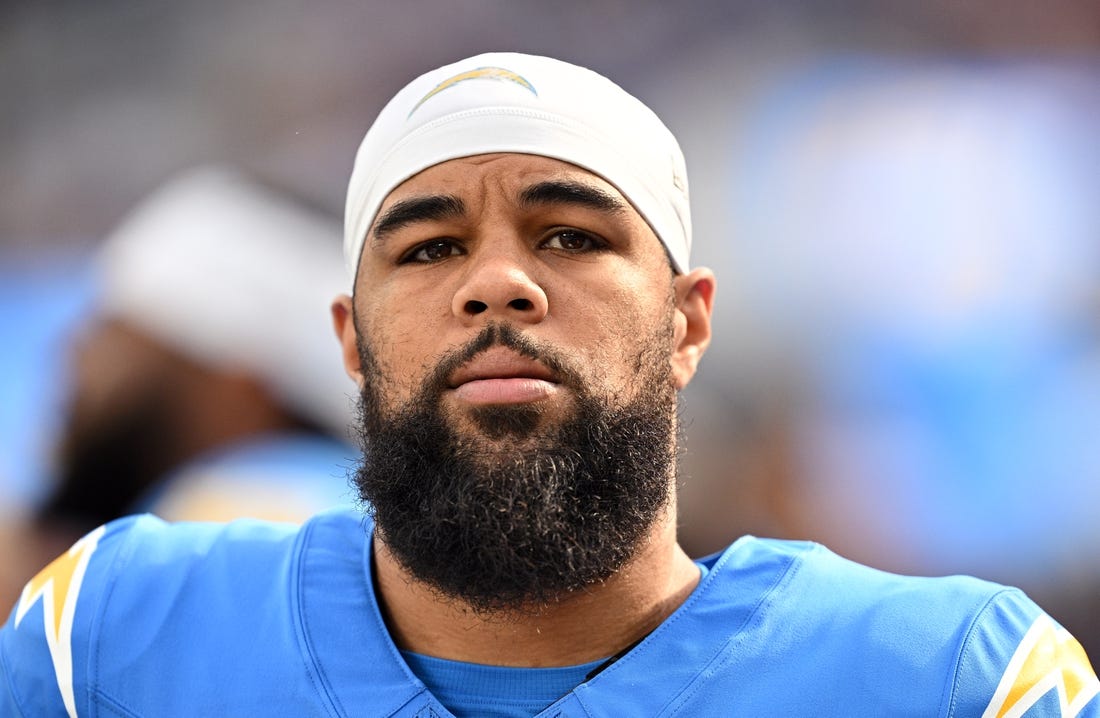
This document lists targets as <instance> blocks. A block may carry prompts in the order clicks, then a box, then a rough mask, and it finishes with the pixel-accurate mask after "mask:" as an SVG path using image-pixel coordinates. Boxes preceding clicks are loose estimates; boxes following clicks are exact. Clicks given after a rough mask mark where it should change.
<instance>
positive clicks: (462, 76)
mask: <svg viewBox="0 0 1100 718" xmlns="http://www.w3.org/2000/svg"><path fill="white" fill-rule="evenodd" d="M477 79H484V80H498V81H503V82H512V83H515V84H517V85H519V86H520V87H522V88H524V89H525V90H529V91H530V92H531V94H532V95H534V96H535V97H538V94H539V93H538V91H537V90H535V86H534V85H532V84H531V83H530V82H528V81H527V79H526V78H525V77H523V76H522V75H517V74H516V73H514V72H512V71H511V70H506V69H504V68H503V67H479V68H477V69H474V70H467V71H466V72H460V73H459V74H457V75H454V76H452V77H448V78H447V79H446V80H444V81H443V82H441V83H439V84H438V85H436V86H435V87H433V88H432V89H431V91H430V92H428V94H426V95H424V96H423V97H421V98H420V100H419V101H418V102H417V103H416V104H415V105H413V108H412V109H411V110H409V114H408V116H409V117H412V114H413V113H414V112H416V111H417V110H418V109H419V108H420V106H421V105H423V104H424V103H425V102H427V101H428V100H430V99H431V98H433V97H435V96H436V95H438V94H439V93H440V92H443V91H444V90H446V89H447V88H449V87H454V86H455V85H457V84H458V83H460V82H465V81H466V80H477Z"/></svg>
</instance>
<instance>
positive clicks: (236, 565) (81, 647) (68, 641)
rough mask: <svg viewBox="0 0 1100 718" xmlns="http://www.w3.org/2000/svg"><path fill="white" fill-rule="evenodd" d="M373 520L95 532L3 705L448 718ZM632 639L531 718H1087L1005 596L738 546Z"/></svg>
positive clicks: (18, 625) (69, 563)
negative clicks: (430, 685)
mask: <svg viewBox="0 0 1100 718" xmlns="http://www.w3.org/2000/svg"><path fill="white" fill-rule="evenodd" d="M372 530H373V527H372V525H371V523H370V521H369V520H368V519H365V518H363V517H362V516H361V515H359V514H356V513H355V512H353V511H344V510H341V511H334V512H330V513H325V514H321V515H320V516H318V517H316V518H314V519H311V520H310V521H308V522H307V523H306V524H305V525H303V526H302V527H300V528H299V527H296V526H293V525H288V524H274V523H266V522H260V521H250V520H245V521H238V522H234V523H231V524H228V525H219V524H188V523H183V524H166V523H164V522H162V521H160V520H159V519H156V518H153V517H150V516H142V517H132V518H127V519H122V520H120V521H117V522H114V523H111V524H108V525H107V526H106V527H103V528H100V529H97V530H96V531H94V532H92V533H91V534H89V535H88V536H86V537H85V538H84V539H82V540H81V541H80V542H78V543H77V544H76V545H75V546H74V547H73V549H72V550H70V551H69V552H68V553H67V554H65V555H64V556H62V557H61V558H59V559H58V560H57V561H55V562H54V563H52V564H51V565H50V566H49V567H47V568H46V569H44V570H43V572H42V573H40V574H39V575H38V576H36V577H35V578H34V579H33V580H32V581H31V582H30V583H29V584H28V586H27V588H26V590H25V591H24V593H23V596H22V598H21V600H20V601H19V603H18V605H17V606H16V608H15V610H14V612H13V613H12V616H11V617H10V619H9V621H8V623H7V625H6V626H5V627H4V629H3V631H2V632H0V661H2V663H0V669H2V674H3V675H2V680H0V715H2V716H65V715H69V716H80V717H81V718H84V717H88V718H93V717H94V718H108V717H109V718H122V717H131V716H295V717H296V718H300V717H304V716H327V717H329V718H335V717H337V716H393V717H395V718H398V717H400V718H412V717H414V716H415V717H417V718H448V717H449V716H451V713H450V712H449V711H448V710H447V709H446V708H445V707H444V706H443V705H442V704H441V703H440V702H439V700H438V699H437V698H436V697H435V696H434V695H433V694H432V693H431V692H430V691H429V690H428V689H427V688H426V687H425V685H424V683H422V682H421V681H420V680H419V679H418V678H417V677H416V676H415V675H414V674H413V672H412V671H411V670H410V669H409V667H408V666H407V665H406V663H405V661H404V660H403V658H402V656H401V653H400V652H399V651H398V649H397V648H396V646H395V645H394V644H393V641H392V640H391V639H390V636H389V634H388V633H387V631H386V626H385V623H384V622H383V619H382V614H381V612H380V610H379V607H378V604H377V602H376V600H375V594H374V591H373V589H372V587H371V579H370V576H371V568H370V562H371V551H370V550H369V549H370V536H371V534H372ZM707 568H708V569H709V570H708V572H707V573H706V575H705V576H704V578H703V580H702V581H701V582H700V584H699V586H698V588H696V590H695V591H694V593H692V594H691V596H690V597H689V598H688V599H687V601H685V602H684V604H683V605H682V606H681V607H680V608H679V609H678V610H677V611H676V612H675V613H673V614H672V615H671V616H669V617H668V618H667V619H666V620H665V621H664V623H663V624H662V625H661V626H659V627H658V628H657V629H656V630H655V631H653V632H652V633H651V634H650V635H649V636H648V637H647V638H646V639H645V640H644V641H642V642H641V643H640V644H638V645H637V646H636V647H634V648H633V649H632V650H630V651H629V652H628V653H627V654H626V655H625V656H623V657H622V658H621V659H619V660H618V661H616V662H615V663H613V664H612V665H610V666H609V667H607V668H606V669H605V670H603V671H600V672H599V673H597V674H596V675H595V676H594V677H592V678H590V679H589V680H587V681H585V682H582V683H580V684H579V685H577V686H576V687H574V688H573V689H572V690H570V691H568V692H566V693H565V694H564V695H562V696H561V697H560V698H559V699H557V700H556V701H555V702H554V703H553V704H552V705H549V706H547V707H546V708H545V709H544V710H543V711H542V712H541V713H539V716H543V717H545V718H582V717H584V716H587V717H590V718H605V717H606V718H612V717H614V718H624V717H627V718H628V717H630V716H647V717H652V716H692V717H693V718H695V717H698V716H753V717H759V716H844V717H845V718H858V717H860V716H875V717H876V718H878V717H881V716H920V717H921V718H927V717H928V716H973V717H974V718H979V717H981V718H986V717H993V716H997V717H999V718H1004V717H1006V716H1025V717H1026V718H1038V717H1039V716H1063V717H1066V716H1100V699H1098V698H1097V697H1096V696H1097V693H1098V691H1100V683H1098V681H1097V679H1096V676H1095V674H1094V673H1093V671H1092V669H1091V668H1090V666H1089V662H1088V659H1087V658H1086V657H1085V655H1084V651H1083V650H1082V649H1081V647H1080V644H1078V643H1077V641H1075V640H1074V639H1073V638H1072V637H1070V636H1069V635H1068V634H1067V633H1066V632H1065V631H1064V630H1063V629H1062V628H1061V627H1060V626H1059V625H1058V624H1057V623H1055V622H1054V621H1053V620H1052V619H1051V618H1049V617H1048V616H1047V615H1046V614H1045V613H1043V612H1042V611H1041V610H1040V609H1039V608H1038V607H1037V606H1035V604H1033V603H1032V602H1031V601H1030V600H1029V599H1027V598H1026V597H1025V596H1024V595H1022V594H1021V593H1020V592H1018V591H1016V590H1014V589H1010V588H1005V587H1002V586H998V585H995V584H991V583H987V582H983V581H979V580H976V579H972V578H940V579H926V578H907V577H901V576H896V575H892V574H887V573H883V572H879V571H876V570H873V569H869V568H867V567H864V566H861V565H858V564H855V563H852V562H850V561H847V560H845V559H842V558H840V557H838V556H836V555H835V554H833V553H830V552H829V551H828V550H826V549H825V548H823V547H821V546H819V545H816V544H811V543H800V542H785V541H772V540H761V539H756V538H743V539H741V540H739V541H737V542H736V543H734V544H733V545H732V546H730V547H729V549H727V550H726V551H725V552H723V553H722V554H721V555H718V556H715V557H713V558H712V559H709V560H708V561H707Z"/></svg>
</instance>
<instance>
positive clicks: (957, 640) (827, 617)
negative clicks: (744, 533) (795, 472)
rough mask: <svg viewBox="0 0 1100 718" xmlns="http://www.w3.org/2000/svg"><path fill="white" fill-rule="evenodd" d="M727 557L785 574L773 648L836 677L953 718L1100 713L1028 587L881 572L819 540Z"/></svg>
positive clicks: (775, 594)
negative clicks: (791, 650)
mask: <svg viewBox="0 0 1100 718" xmlns="http://www.w3.org/2000/svg"><path fill="white" fill-rule="evenodd" d="M723 560H724V561H726V562H727V565H728V566H730V567H732V568H734V572H735V573H737V572H741V573H743V572H745V571H746V570H749V571H751V570H753V569H754V568H758V567H760V566H768V565H776V564H779V565H783V566H784V567H785V568H784V571H783V572H782V578H781V579H778V580H776V581H775V585H774V587H773V590H771V592H770V594H769V596H768V597H767V599H766V600H765V601H763V602H762V606H764V608H763V609H762V613H764V614H766V615H767V619H766V620H767V622H768V623H767V625H769V626H771V630H772V631H773V633H772V635H771V636H770V639H771V640H772V641H774V642H773V643H772V645H788V644H790V643H791V641H797V645H802V646H803V648H802V649H799V650H804V651H807V654H808V655H812V656H814V658H813V661H814V662H816V663H817V664H818V665H820V666H826V667H827V668H828V670H829V672H830V674H831V675H832V677H833V678H834V679H840V680H843V681H848V682H850V683H857V684H858V683H860V682H863V683H865V684H866V683H872V684H873V683H877V681H878V680H881V682H882V683H881V685H882V686H891V687H890V688H889V691H890V692H892V693H893V694H894V695H895V696H900V697H903V703H910V704H917V702H918V701H926V702H929V703H928V704H929V705H931V704H932V703H931V701H933V699H934V703H935V704H938V705H939V707H940V710H941V714H943V715H952V716H955V715H957V716H970V715H975V716H977V715H998V716H1000V715H1024V714H1025V713H1026V714H1027V715H1029V716H1031V715H1036V716H1041V715H1052V716H1076V715H1094V713H1091V712H1088V711H1089V710H1095V711H1097V714H1100V699H1096V698H1095V696H1096V695H1097V692H1098V691H1100V683H1098V682H1097V679H1096V676H1095V674H1094V673H1093V670H1092V668H1091V667H1090V665H1089V661H1088V658H1087V657H1086V656H1085V653H1084V650H1083V649H1082V648H1081V645H1080V644H1079V643H1078V642H1077V641H1076V640H1074V638H1073V637H1072V636H1071V635H1070V634H1069V633H1068V632H1066V631H1065V630H1064V629H1063V628H1062V627H1061V626H1059V625H1058V624H1057V622H1056V621H1054V620H1053V619H1052V618H1051V617H1050V616H1048V615H1047V614H1046V613H1045V612H1043V610H1042V609H1041V608H1040V607H1039V606H1037V605H1036V604H1035V603H1034V602H1033V601H1031V600H1030V599H1029V598H1028V597H1027V596H1026V595H1025V594H1024V593H1023V592H1021V591H1019V590H1018V589H1015V588H1012V587H1008V586H1004V585H1001V584H997V583H992V582H989V581H984V580H980V579H977V578H973V577H969V576H947V577H936V578H930V577H916V576H903V575H898V574H894V573H889V572H886V571H880V570H877V569H874V568H871V567H868V566H865V565H862V564H859V563H856V562H854V561H850V560H848V559H845V558H843V557H841V556H838V555H836V554H835V553H833V552H831V551H829V550H828V549H826V548H824V547H823V546H820V545H818V544H814V543H809V542H796V541H777V540H767V539H755V538H747V539H742V541H739V542H738V543H736V544H734V545H733V546H731V547H730V549H729V550H728V551H727V552H726V554H725V555H723V556H722V557H721V558H719V559H718V560H717V561H716V562H715V566H716V567H718V566H720V565H721V562H722V561H723ZM732 583H733V582H732V581H731V582H730V584H731V586H732ZM792 636H794V638H792ZM898 675H906V676H909V678H908V679H907V680H906V681H904V682H902V683H900V684H899V683H898V682H897V681H896V676H898ZM869 678H870V679H871V680H870V681H868V679H869ZM1090 701H1091V703H1090ZM1044 702H1049V703H1050V706H1049V707H1052V710H1050V711H1048V712H1043V710H1042V707H1043V705H1044ZM1036 706H1038V707H1037V708H1034V707H1036ZM1086 706H1088V708H1087V709H1086V708H1085V707H1086ZM1032 709H1034V710H1035V711H1036V712H1034V713H1030V712H1027V711H1028V710H1032ZM1013 710H1016V711H1018V712H1012V711H1013ZM1082 710H1085V712H1084V713H1082V712H1081V711H1082ZM983 711H992V712H988V713H986V712H983Z"/></svg>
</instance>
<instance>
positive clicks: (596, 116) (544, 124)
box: [344, 52, 691, 277]
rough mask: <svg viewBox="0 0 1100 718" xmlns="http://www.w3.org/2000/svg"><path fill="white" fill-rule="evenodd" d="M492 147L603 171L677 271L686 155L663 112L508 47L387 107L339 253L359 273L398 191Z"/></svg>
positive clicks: (351, 197)
mask: <svg viewBox="0 0 1100 718" xmlns="http://www.w3.org/2000/svg"><path fill="white" fill-rule="evenodd" d="M491 152H516V153H521V154H532V155H541V156H544V157H550V158H553V159H558V160H562V161H565V162H569V163H571V164H574V165H577V166H578V167H581V168H583V169H586V170H588V171H590V172H592V173H594V174H597V175H599V176H601V177H603V178H604V179H605V180H607V181H608V182H610V183H611V184H612V185H614V186H615V187H616V188H618V190H619V191H620V192H621V193H622V194H623V196H624V197H625V198H626V199H627V200H628V201H629V202H630V203H631V204H632V205H633V206H634V208H635V209H636V210H637V211H638V213H639V214H640V215H641V216H642V217H643V218H644V219H645V220H646V221H647V222H648V223H649V226H650V227H652V228H653V231H654V232H655V233H656V235H657V237H658V238H659V239H660V240H661V242H662V243H664V245H665V248H666V249H667V250H668V254H669V257H670V258H671V260H672V265H673V267H674V268H675V269H676V270H677V271H678V272H684V271H686V270H687V268H688V251H689V249H690V247H691V217H690V213H689V209H688V187H687V172H686V169H685V167H684V156H683V153H682V152H681V151H680V146H679V145H678V144H677V142H676V138H675V137H673V136H672V133H671V132H669V130H668V128H667V127H665V126H664V124H663V123H662V122H661V120H660V119H659V118H658V117H657V115H655V114H654V113H653V112H652V111H651V110H650V109H649V108H648V107H646V106H645V105H643V104H642V103H641V102H640V101H639V100H637V99H636V98H634V97H633V96H631V95H630V94H628V93H627V92H626V91H625V90H623V89H622V88H620V87H619V86H618V85H616V84H615V83H613V82H611V81H610V80H608V79H607V78H605V77H603V76H602V75H598V74H596V73H595V72H592V71H591V70H587V69H585V68H583V67H578V66H576V65H571V64H569V63H566V62H562V61H560V60H553V59H550V58H547V57H537V56H533V55H522V54H518V53H507V52H502V53H487V54H484V55H477V56H476V57H471V58H469V59H466V60H461V61H459V62H456V63H454V64H451V65H447V66H445V67H441V68H439V69H437V70H433V71H431V72H428V73H426V74H424V75H421V76H420V77H418V78H417V79H415V80H413V81H412V82H411V83H409V84H408V85H406V86H405V88H404V89H402V90H401V91H400V92H398V93H397V95H396V96H395V97H394V98H393V99H392V100H391V101H390V102H389V103H388V104H387V105H386V106H385V108H383V110H382V112H381V114H379V116H378V119H377V120H375V122H374V124H373V125H372V126H371V128H370V130H369V131H368V132H367V136H366V137H365V138H364V139H363V144H362V145H360V147H359V153H358V154H357V155H356V158H355V168H354V170H353V171H352V175H351V182H350V184H349V186H348V198H347V208H346V213H345V221H344V256H345V260H346V262H347V265H348V269H349V271H350V272H351V275H352V277H354V276H355V272H356V269H357V267H358V265H359V257H360V254H361V253H362V249H363V244H364V242H365V241H366V236H367V232H368V231H369V230H370V227H371V224H372V223H373V222H374V218H375V215H377V214H378V209H379V207H380V206H381V205H382V202H383V200H384V199H385V198H386V196H387V195H388V194H389V193H390V192H391V191H393V189H394V188H395V187H397V186H398V185H399V184H401V183H402V182H404V181H405V180H406V179H408V178H409V177H412V176H413V175H415V174H416V173H418V172H420V171H421V170H424V169H427V168H428V167H431V166H432V165H436V164H439V163H440V162H445V161H447V160H452V159H456V158H458V157H470V156H472V155H479V154H486V153H491Z"/></svg>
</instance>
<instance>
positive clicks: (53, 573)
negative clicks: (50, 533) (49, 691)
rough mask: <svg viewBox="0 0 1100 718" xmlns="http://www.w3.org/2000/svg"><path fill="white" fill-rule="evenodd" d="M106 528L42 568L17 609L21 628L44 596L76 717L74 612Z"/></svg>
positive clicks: (59, 670)
mask: <svg viewBox="0 0 1100 718" xmlns="http://www.w3.org/2000/svg"><path fill="white" fill-rule="evenodd" d="M103 531H104V527H103V526H100V527H99V528H98V529H96V530H95V531H93V532H91V533H90V534H88V535H87V536H85V537H84V538H82V539H80V540H79V541H77V542H76V543H75V544H73V546H72V548H70V549H69V550H68V551H66V552H65V553H63V554H61V555H60V556H58V557H57V558H56V559H54V560H53V562H52V563H50V565H48V566H46V568H44V569H42V570H41V571H39V572H38V575H36V576H35V577H34V578H32V579H31V580H30V581H28V582H27V585H26V586H24V587H23V593H22V595H21V596H20V597H19V605H18V606H17V607H16V609H15V627H16V629H18V628H19V624H20V623H21V622H22V621H23V617H24V616H26V615H27V611H29V610H30V609H31V607H32V606H33V605H34V604H35V603H37V602H38V600H39V599H40V598H41V599H42V615H43V620H44V621H45V632H46V645H47V646H48V647H49V649H50V658H51V659H52V660H53V667H54V674H55V675H56V676H57V687H58V689H59V690H60V691H61V698H62V700H63V701H64V703H65V708H66V710H68V712H69V715H70V716H72V718H76V699H75V696H74V694H73V648H72V630H73V616H74V615H75V614H76V599H77V597H78V596H79V595H80V584H81V583H82V582H83V581H84V572H85V570H86V569H87V568H88V561H89V560H90V559H91V557H92V552H93V551H95V548H96V545H97V544H98V543H99V539H100V537H101V536H102V535H103Z"/></svg>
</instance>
